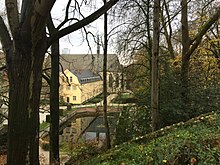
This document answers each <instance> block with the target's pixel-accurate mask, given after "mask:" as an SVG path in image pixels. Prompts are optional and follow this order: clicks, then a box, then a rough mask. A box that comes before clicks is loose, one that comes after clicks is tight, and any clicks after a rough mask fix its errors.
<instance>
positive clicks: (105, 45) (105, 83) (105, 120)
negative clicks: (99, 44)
mask: <svg viewBox="0 0 220 165" xmlns="http://www.w3.org/2000/svg"><path fill="white" fill-rule="evenodd" d="M105 3H106V0H104V4H105ZM107 37H108V18H107V12H105V14H104V53H103V55H104V58H103V112H104V113H103V117H104V124H105V132H106V147H107V148H108V149H110V148H111V138H110V131H109V124H108V116H107V92H108V91H107V52H108V38H107Z"/></svg>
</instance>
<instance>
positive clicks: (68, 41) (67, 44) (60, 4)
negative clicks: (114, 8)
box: [52, 0, 103, 54]
mask: <svg viewBox="0 0 220 165" xmlns="http://www.w3.org/2000/svg"><path fill="white" fill-rule="evenodd" d="M100 2H102V0H93V3H91V4H89V5H88V6H87V7H84V10H82V13H83V15H84V16H88V15H89V14H91V13H92V11H94V10H96V9H98V7H100V6H101V5H102V4H100ZM66 3H67V2H66V1H61V0H57V1H56V3H55V5H54V7H53V10H52V14H53V18H56V19H57V18H62V17H64V16H65V13H64V12H65V7H66ZM57 23H59V22H58V21H57ZM87 30H88V31H90V32H92V33H93V34H94V35H98V34H99V35H100V36H102V35H103V17H101V18H100V19H98V20H96V21H94V22H93V23H91V24H90V25H89V28H88V27H87ZM82 31H83V29H81V30H78V31H76V32H74V33H71V34H70V35H68V36H67V37H64V38H62V39H61V40H60V51H61V53H62V50H63V49H64V48H68V49H69V50H70V53H71V54H78V53H79V54H86V53H91V52H90V49H89V47H88V43H87V41H86V40H85V33H84V32H82ZM88 39H89V43H90V46H91V48H92V52H93V53H96V51H97V44H96V43H94V39H93V37H92V35H89V36H88ZM101 49H102V48H101ZM101 52H102V51H101Z"/></svg>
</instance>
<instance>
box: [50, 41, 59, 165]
mask: <svg viewBox="0 0 220 165" xmlns="http://www.w3.org/2000/svg"><path fill="white" fill-rule="evenodd" d="M51 52H52V54H51V83H50V119H51V123H50V164H53V165H59V164H60V158H59V41H57V42H55V43H53V44H52V47H51Z"/></svg>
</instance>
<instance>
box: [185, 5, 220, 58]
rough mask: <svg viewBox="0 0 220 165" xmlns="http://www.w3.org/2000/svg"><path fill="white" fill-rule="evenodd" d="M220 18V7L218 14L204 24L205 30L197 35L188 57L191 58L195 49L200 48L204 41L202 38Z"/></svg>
mask: <svg viewBox="0 0 220 165" xmlns="http://www.w3.org/2000/svg"><path fill="white" fill-rule="evenodd" d="M219 18H220V6H219V7H218V8H217V11H216V13H215V14H214V15H213V16H212V17H211V18H210V19H209V20H208V21H207V22H206V23H205V24H204V26H203V28H202V29H201V31H200V32H198V33H197V35H196V36H195V38H194V39H193V44H192V46H191V47H190V49H189V50H188V52H187V53H186V57H190V56H191V55H192V53H193V52H194V51H195V49H196V48H197V47H198V46H199V44H200V43H201V41H202V37H203V36H204V35H205V33H206V32H207V31H208V30H209V28H210V27H211V26H212V25H213V24H214V23H215V22H216V21H217V20H218V19H219Z"/></svg>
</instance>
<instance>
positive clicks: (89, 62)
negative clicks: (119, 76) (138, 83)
mask: <svg viewBox="0 0 220 165" xmlns="http://www.w3.org/2000/svg"><path fill="white" fill-rule="evenodd" d="M107 59H108V62H107V70H108V71H110V72H114V71H118V70H119V68H120V63H119V60H118V57H117V55H116V54H108V55H107ZM60 63H61V65H62V67H63V70H65V69H69V70H71V69H74V70H92V71H93V72H96V73H98V72H102V67H103V55H99V54H93V55H89V54H61V55H60Z"/></svg>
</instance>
